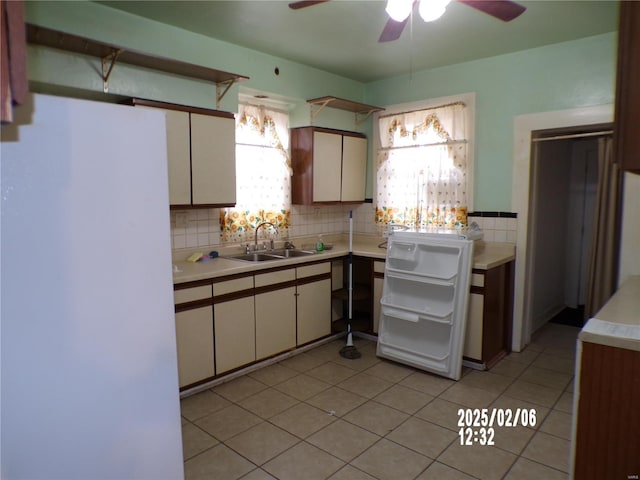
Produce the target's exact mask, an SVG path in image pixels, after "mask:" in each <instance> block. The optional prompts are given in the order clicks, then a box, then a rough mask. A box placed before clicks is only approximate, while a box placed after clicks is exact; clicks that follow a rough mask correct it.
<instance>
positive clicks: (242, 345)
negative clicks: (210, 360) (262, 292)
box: [213, 296, 256, 375]
mask: <svg viewBox="0 0 640 480" xmlns="http://www.w3.org/2000/svg"><path fill="white" fill-rule="evenodd" d="M213 315H214V318H215V327H216V332H215V333H216V334H215V346H216V349H215V353H216V375H220V374H221V373H225V372H228V371H229V370H233V369H234V368H238V367H241V366H242V365H246V364H248V363H251V362H253V361H255V359H256V324H255V308H254V301H253V296H251V297H244V298H238V299H235V300H229V301H226V302H222V303H216V304H215V305H214V306H213Z"/></svg>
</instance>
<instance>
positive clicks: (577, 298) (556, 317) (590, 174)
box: [527, 124, 612, 332]
mask: <svg viewBox="0 0 640 480" xmlns="http://www.w3.org/2000/svg"><path fill="white" fill-rule="evenodd" d="M611 128H612V125H610V124H604V125H589V126H587V127H571V128H563V129H550V130H538V131H534V132H532V135H531V149H532V153H531V174H530V182H531V186H530V204H529V225H528V235H529V241H528V244H529V249H528V252H527V257H528V258H527V264H528V265H529V276H528V288H527V290H528V297H529V301H528V306H529V315H530V322H531V331H532V332H533V331H536V330H538V329H539V328H540V327H542V326H543V325H544V324H546V323H547V322H548V321H552V322H555V323H562V324H565V325H571V326H575V327H582V326H583V324H584V306H585V303H586V300H587V290H588V282H589V269H590V261H591V260H590V259H591V257H590V253H591V247H592V238H593V228H594V219H595V215H596V201H597V200H596V194H597V189H598V148H599V147H598V145H599V139H600V138H610V137H611V134H612V131H611Z"/></svg>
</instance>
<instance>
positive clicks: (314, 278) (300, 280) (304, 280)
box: [296, 272, 331, 285]
mask: <svg viewBox="0 0 640 480" xmlns="http://www.w3.org/2000/svg"><path fill="white" fill-rule="evenodd" d="M326 279H329V280H331V272H327V273H322V274H320V275H314V276H312V277H303V278H298V279H297V280H296V284H297V285H306V284H307V283H313V282H317V281H319V280H326Z"/></svg>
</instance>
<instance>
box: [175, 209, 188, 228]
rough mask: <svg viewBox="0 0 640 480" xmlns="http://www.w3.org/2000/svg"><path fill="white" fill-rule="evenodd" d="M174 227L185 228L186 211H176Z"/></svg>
mask: <svg viewBox="0 0 640 480" xmlns="http://www.w3.org/2000/svg"><path fill="white" fill-rule="evenodd" d="M175 218H176V228H186V226H187V212H176V216H175Z"/></svg>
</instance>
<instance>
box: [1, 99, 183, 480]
mask: <svg viewBox="0 0 640 480" xmlns="http://www.w3.org/2000/svg"><path fill="white" fill-rule="evenodd" d="M165 138H166V133H165V123H164V117H163V115H162V114H161V113H160V112H154V111H150V110H146V109H134V108H132V107H126V106H121V105H112V104H106V103H97V102H90V101H82V100H74V99H68V98H62V97H52V96H46V95H34V96H33V98H32V103H31V104H30V105H27V106H24V107H21V108H20V109H19V111H17V121H16V123H15V124H13V125H4V126H3V127H2V142H1V158H0V163H1V175H2V178H1V180H2V222H1V232H0V233H1V264H2V269H1V271H2V276H1V292H2V296H1V302H2V303H1V311H2V316H1V320H0V322H1V323H0V327H1V329H0V331H1V351H0V354H1V361H2V377H1V386H2V391H1V395H0V400H1V404H0V408H1V411H2V413H1V417H0V419H1V424H0V429H1V431H2V433H1V443H0V455H1V457H0V464H1V465H2V470H1V476H2V478H3V479H7V480H10V479H14V478H15V479H18V478H20V479H23V478H29V479H51V478H64V479H67V480H68V479H83V480H84V479H92V480H97V479H116V478H117V479H145V480H146V479H172V480H173V479H179V478H183V463H182V447H181V427H180V424H181V421H180V401H179V393H178V375H177V361H176V343H175V326H174V313H173V295H172V293H173V289H172V273H171V243H170V229H169V209H168V205H169V199H168V188H167V159H166V144H165V140H164V139H165Z"/></svg>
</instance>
